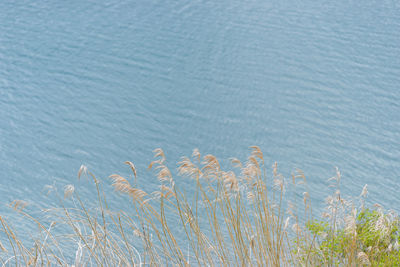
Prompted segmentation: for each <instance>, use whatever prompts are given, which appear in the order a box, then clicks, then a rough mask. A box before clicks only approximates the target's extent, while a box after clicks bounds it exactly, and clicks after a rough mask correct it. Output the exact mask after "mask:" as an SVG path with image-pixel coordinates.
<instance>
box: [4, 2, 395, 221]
mask: <svg viewBox="0 0 400 267" xmlns="http://www.w3.org/2000/svg"><path fill="white" fill-rule="evenodd" d="M250 145H259V146H260V147H261V149H262V150H263V151H264V154H265V159H266V162H267V165H268V166H271V165H272V164H273V162H275V161H277V162H278V163H279V165H280V170H281V172H282V173H283V174H284V175H286V176H288V177H289V176H290V173H291V171H293V170H294V169H295V168H301V169H303V170H304V172H305V174H306V176H307V178H308V182H309V187H310V191H311V192H310V194H311V196H312V197H313V198H314V199H315V200H316V202H317V203H319V202H320V201H322V200H323V199H324V198H325V197H326V196H327V195H328V194H329V192H330V189H329V188H328V187H327V184H328V183H327V181H326V180H327V179H328V178H329V177H331V176H333V175H335V168H334V167H335V166H337V167H339V169H340V170H341V172H342V181H343V184H342V190H343V192H344V193H345V194H348V195H359V194H360V192H361V190H362V187H363V186H364V185H365V184H368V185H369V192H370V194H369V199H370V201H371V203H375V202H378V203H380V204H382V205H383V206H385V207H387V208H393V209H397V210H400V208H399V207H400V198H399V197H398V196H399V189H400V186H399V183H400V4H399V2H398V1H382V0H380V1H369V0H367V1H352V0H347V1H345V0H337V1H308V0H305V1H285V0H284V1H259V0H254V1H243V0H240V1H239V0H238V1H236V0H229V1H223V0H221V1H151V0H146V1H125V0H104V1H81V0H80V1H7V0H3V1H1V2H0V170H1V173H0V214H2V215H4V216H6V217H10V218H12V217H13V216H16V215H15V214H14V213H13V212H11V211H10V210H9V208H7V207H6V206H5V205H6V204H7V203H9V202H11V201H12V200H14V199H23V200H26V201H28V202H30V203H31V206H32V207H33V209H32V210H34V209H35V207H37V206H48V205H49V203H51V204H52V202H51V201H52V200H55V199H56V198H55V196H54V195H53V194H50V195H49V196H46V190H44V186H45V185H47V184H54V183H55V185H56V186H58V187H59V189H60V190H62V188H63V186H65V185H67V184H74V185H75V186H76V187H77V189H78V191H79V192H80V193H81V194H82V195H85V196H86V197H87V198H92V199H94V198H95V194H94V191H93V187H92V186H90V183H89V182H85V181H78V180H77V171H78V169H79V167H80V165H81V164H85V165H87V166H88V168H89V169H90V170H91V171H93V172H94V173H95V174H96V175H97V176H98V177H99V178H101V179H104V180H105V179H106V177H107V176H108V175H110V174H112V173H120V174H122V175H127V174H129V169H128V168H127V166H126V165H124V164H123V162H124V161H126V160H130V161H132V162H134V163H135V164H136V165H137V168H138V174H139V177H138V179H139V183H140V184H141V186H142V187H143V188H144V189H145V190H148V191H152V190H154V189H155V188H156V187H157V184H158V182H157V180H156V178H154V176H153V175H152V174H151V173H150V172H149V171H147V170H146V167H147V165H148V163H149V162H150V161H151V160H152V157H153V153H152V150H153V149H155V148H157V147H162V148H163V149H164V150H165V153H166V156H167V160H168V162H169V164H170V165H169V166H170V168H171V169H173V170H175V168H176V162H177V161H178V160H179V158H180V157H181V156H184V155H190V154H191V152H192V149H193V148H196V147H197V148H199V150H200V151H201V152H202V153H204V154H206V153H211V154H214V155H216V156H218V157H219V158H221V159H223V160H225V162H226V160H227V159H228V158H230V157H238V158H240V159H243V160H244V159H245V158H246V157H247V156H248V152H249V149H248V147H249V146H250ZM182 183H187V184H185V185H186V190H187V191H189V192H190V190H191V187H190V183H188V182H182ZM106 187H107V186H106ZM107 188H108V187H107ZM109 198H110V201H111V202H113V203H116V205H119V206H120V207H125V206H126V205H127V204H126V202H127V201H125V200H124V201H121V199H126V198H122V197H118V196H114V195H110V196H109ZM121 202H122V203H121ZM317 205H318V204H317Z"/></svg>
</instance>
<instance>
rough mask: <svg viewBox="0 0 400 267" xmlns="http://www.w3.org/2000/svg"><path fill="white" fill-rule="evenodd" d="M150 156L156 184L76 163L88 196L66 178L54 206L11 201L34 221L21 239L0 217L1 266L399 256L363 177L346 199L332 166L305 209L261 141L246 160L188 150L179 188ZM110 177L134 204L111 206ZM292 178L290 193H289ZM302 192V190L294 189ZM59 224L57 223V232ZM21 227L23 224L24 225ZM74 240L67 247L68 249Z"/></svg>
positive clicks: (386, 259)
mask: <svg viewBox="0 0 400 267" xmlns="http://www.w3.org/2000/svg"><path fill="white" fill-rule="evenodd" d="M154 153H155V159H154V161H152V162H151V163H150V165H149V169H151V170H152V171H153V172H154V173H155V176H156V177H157V179H158V180H159V183H160V186H159V190H157V191H155V192H145V191H144V190H142V189H140V188H138V187H137V186H136V185H137V182H136V179H140V176H139V177H137V170H136V168H135V165H134V164H133V163H132V162H129V161H127V162H125V164H126V165H127V166H128V167H129V168H130V170H131V171H132V175H133V176H132V178H133V179H132V178H125V177H122V176H121V175H118V174H112V175H110V177H109V178H108V179H103V180H99V179H97V178H96V177H95V175H94V174H93V173H92V172H90V171H89V170H87V168H86V167H85V166H82V167H81V168H80V170H79V172H78V178H79V179H80V178H82V177H83V176H86V177H89V178H90V179H91V180H92V181H93V184H94V185H93V186H94V187H95V188H96V192H97V196H96V200H95V201H92V202H90V203H85V201H83V200H82V198H81V197H80V195H79V190H77V189H75V187H74V186H73V185H67V186H65V188H64V194H63V196H61V195H60V194H56V196H57V197H58V198H59V201H60V206H59V207H58V208H53V209H49V210H46V211H45V213H46V214H48V215H49V214H51V216H50V215H49V216H45V217H43V218H47V219H39V218H34V217H33V216H31V215H30V214H28V213H27V212H25V209H24V207H25V205H26V203H25V202H23V201H15V202H13V203H11V204H10V206H11V207H12V208H14V209H15V210H16V212H18V213H19V214H21V215H22V216H23V217H24V218H26V219H27V220H30V221H32V223H34V224H35V225H37V227H38V228H37V229H38V231H37V233H36V234H35V235H34V236H33V237H32V239H33V242H29V245H28V243H27V242H26V241H25V242H23V241H21V240H25V238H23V239H21V238H19V235H18V234H17V232H16V231H15V230H14V228H13V226H12V225H10V224H9V223H8V222H7V221H6V220H5V219H4V218H3V217H0V223H1V232H0V237H1V239H0V258H1V260H0V264H1V265H3V266H9V265H10V266H11V265H15V266H24V265H29V266H44V265H46V266H50V265H63V266H92V265H95V266H117V265H118V266H120V265H123V266H136V265H137V266H140V265H151V266H160V265H161V266H162V265H166V266H169V265H176V266H189V265H195V266H197V265H200V266H203V265H204V266H250V265H254V266H315V265H318V266H356V265H357V266H362V265H378V264H379V263H383V264H384V265H388V266H389V265H391V264H397V263H399V264H400V260H399V258H400V254H399V242H400V237H399V218H398V216H397V215H396V214H395V213H394V212H389V213H387V212H385V211H384V210H383V208H381V207H376V208H375V209H373V210H371V209H367V208H365V205H364V204H365V197H366V195H367V187H364V189H363V190H362V194H361V195H360V196H359V197H357V198H354V199H352V200H346V199H344V198H343V197H342V195H341V193H340V179H341V175H340V172H339V171H337V172H336V175H335V176H334V177H333V178H331V179H330V182H331V184H332V186H333V188H334V189H333V194H332V195H330V196H329V197H328V198H327V200H326V202H327V207H326V210H325V212H324V213H323V214H322V215H321V216H317V217H315V216H314V215H313V212H312V205H311V202H310V196H309V195H310V193H309V192H307V191H305V192H302V191H300V192H298V191H299V190H303V189H304V188H307V186H305V185H306V184H307V183H306V177H305V175H304V173H303V172H302V171H301V170H296V171H295V172H294V173H293V174H292V175H291V177H290V178H289V179H287V178H285V177H284V176H283V175H282V174H280V173H279V172H278V167H277V164H276V163H275V164H274V165H273V166H272V167H268V166H266V165H265V161H264V157H263V153H262V151H261V150H260V149H259V148H258V147H256V146H253V147H251V154H250V156H249V157H248V159H247V160H246V161H245V162H243V163H242V162H241V161H239V160H238V159H231V163H232V170H229V171H224V170H222V168H221V165H220V163H219V161H218V159H217V158H216V157H215V156H213V155H205V156H201V154H200V152H199V151H198V150H197V149H195V150H194V151H193V154H192V156H191V157H190V158H189V157H183V158H182V159H181V161H180V162H179V163H178V169H177V170H178V174H179V176H180V179H190V180H191V181H192V182H191V183H192V184H193V188H191V189H190V190H188V191H190V192H192V193H190V195H189V194H187V193H185V191H184V190H182V189H180V187H179V185H180V184H182V183H180V182H179V181H176V180H175V177H173V175H172V172H171V171H170V169H169V168H168V167H167V163H166V158H165V155H164V152H163V151H162V150H161V149H156V150H155V151H154ZM110 184H111V186H112V187H113V188H114V189H115V191H116V192H117V193H120V194H121V198H123V199H124V200H122V201H126V200H129V201H130V203H131V207H132V209H129V210H125V211H124V210H122V211H121V210H117V211H116V210H112V209H111V208H109V205H108V203H107V200H106V194H105V190H103V186H110ZM289 187H290V188H291V190H290V191H291V192H292V194H289V193H287V192H288V191H287V189H288V188H289ZM298 193H301V194H298ZM67 204H68V205H67ZM57 229H63V231H62V234H60V231H57ZM22 235H23V233H22ZM71 248H73V250H71Z"/></svg>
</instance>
